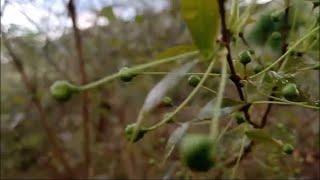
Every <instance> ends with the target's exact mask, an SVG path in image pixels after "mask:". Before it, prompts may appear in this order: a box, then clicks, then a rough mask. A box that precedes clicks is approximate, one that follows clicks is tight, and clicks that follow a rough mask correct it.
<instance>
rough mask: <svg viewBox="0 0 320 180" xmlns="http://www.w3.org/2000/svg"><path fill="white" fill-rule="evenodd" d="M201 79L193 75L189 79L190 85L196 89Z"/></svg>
mask: <svg viewBox="0 0 320 180" xmlns="http://www.w3.org/2000/svg"><path fill="white" fill-rule="evenodd" d="M200 80H201V79H200V77H199V76H196V75H191V76H190V77H189V78H188V84H189V85H190V86H192V87H196V86H197V85H198V84H199V82H200Z"/></svg>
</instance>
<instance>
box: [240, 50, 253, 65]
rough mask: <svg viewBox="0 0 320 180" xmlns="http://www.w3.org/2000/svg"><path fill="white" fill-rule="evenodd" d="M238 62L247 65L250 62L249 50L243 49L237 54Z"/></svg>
mask: <svg viewBox="0 0 320 180" xmlns="http://www.w3.org/2000/svg"><path fill="white" fill-rule="evenodd" d="M239 59H240V62H241V64H243V65H247V64H248V63H250V62H251V54H250V52H249V51H243V52H242V53H241V54H240V56H239Z"/></svg>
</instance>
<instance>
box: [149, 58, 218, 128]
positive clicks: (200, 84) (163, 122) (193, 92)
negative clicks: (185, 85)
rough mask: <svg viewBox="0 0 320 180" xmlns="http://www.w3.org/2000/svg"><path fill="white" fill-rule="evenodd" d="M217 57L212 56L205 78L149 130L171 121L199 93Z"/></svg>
mask: <svg viewBox="0 0 320 180" xmlns="http://www.w3.org/2000/svg"><path fill="white" fill-rule="evenodd" d="M216 59H217V58H216V57H214V58H212V60H211V62H210V65H209V67H208V68H207V70H206V72H205V74H204V76H203V78H202V79H201V81H200V82H199V84H198V85H197V86H196V87H195V88H194V89H193V91H192V92H191V93H190V94H189V95H188V97H187V98H186V99H185V100H184V101H183V102H182V103H181V104H180V105H179V106H178V107H177V108H176V109H175V110H174V111H173V112H172V113H170V114H169V115H168V116H167V117H166V118H164V119H162V120H161V121H160V122H159V123H157V124H155V125H153V126H152V127H149V128H148V130H150V131H151V130H154V129H157V128H158V127H160V126H162V125H164V124H166V123H167V121H169V120H170V119H171V118H173V117H174V116H175V115H176V114H177V113H178V112H179V111H180V110H181V109H182V108H184V107H185V106H186V105H187V104H188V102H189V101H190V100H191V99H192V98H193V97H194V96H195V95H196V94H197V92H198V91H199V90H200V88H201V87H202V85H203V84H204V82H205V81H206V79H207V78H208V76H209V73H210V72H211V70H212V69H213V66H214V63H215V61H216Z"/></svg>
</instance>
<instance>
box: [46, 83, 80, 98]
mask: <svg viewBox="0 0 320 180" xmlns="http://www.w3.org/2000/svg"><path fill="white" fill-rule="evenodd" d="M75 92H78V88H77V87H76V86H74V85H72V84H70V83H69V82H68V81H65V80H59V81H56V82H54V83H53V84H52V85H51V87H50V93H51V95H52V96H53V97H54V98H55V99H57V100H58V101H66V100H68V99H70V98H71V96H72V94H73V93H75Z"/></svg>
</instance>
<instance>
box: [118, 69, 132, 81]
mask: <svg viewBox="0 0 320 180" xmlns="http://www.w3.org/2000/svg"><path fill="white" fill-rule="evenodd" d="M129 69H130V68H128V67H123V68H121V69H120V71H119V72H120V79H121V80H122V81H124V82H130V81H131V80H132V78H133V77H134V74H132V73H129V72H128V70H129Z"/></svg>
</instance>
